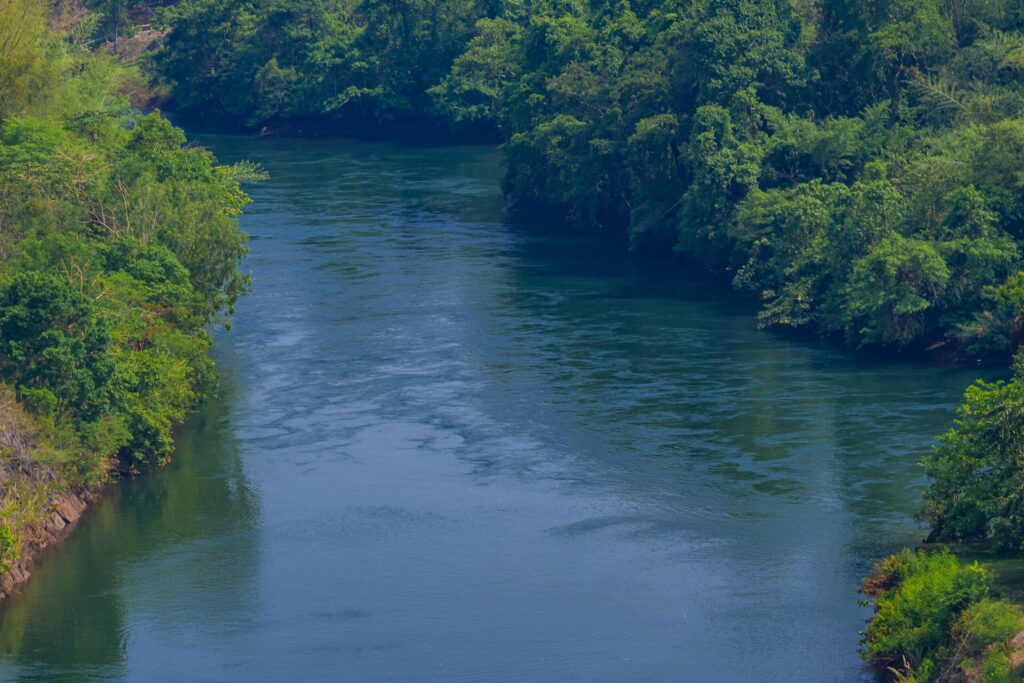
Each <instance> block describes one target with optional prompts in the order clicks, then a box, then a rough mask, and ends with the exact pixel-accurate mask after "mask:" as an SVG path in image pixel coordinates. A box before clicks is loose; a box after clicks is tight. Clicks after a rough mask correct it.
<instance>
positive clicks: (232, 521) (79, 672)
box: [0, 365, 259, 681]
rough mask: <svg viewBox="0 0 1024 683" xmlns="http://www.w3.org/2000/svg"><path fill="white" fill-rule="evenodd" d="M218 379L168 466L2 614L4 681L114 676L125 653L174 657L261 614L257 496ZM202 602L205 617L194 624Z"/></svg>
mask: <svg viewBox="0 0 1024 683" xmlns="http://www.w3.org/2000/svg"><path fill="white" fill-rule="evenodd" d="M224 373H225V374H226V375H227V377H226V381H225V382H224V386H223V388H222V390H221V392H220V393H219V395H218V396H217V397H216V398H215V399H213V400H211V401H209V402H208V403H207V404H206V405H204V406H203V407H202V409H201V410H200V411H199V413H198V414H197V415H195V416H193V418H192V419H191V420H190V421H189V424H188V425H187V426H186V428H185V429H184V430H183V431H182V435H181V436H180V438H179V439H178V440H177V451H176V455H175V460H174V463H173V464H172V465H171V466H170V467H168V468H166V469H165V470H162V471H160V472H157V473H154V474H151V475H149V476H146V477H144V478H141V479H137V480H134V481H128V482H123V483H122V484H120V485H119V486H117V487H115V488H114V489H113V490H112V491H111V492H110V493H109V494H108V496H107V498H106V499H105V500H104V502H103V503H102V504H101V505H99V506H97V508H96V509H95V510H94V511H92V512H90V513H89V514H88V515H87V517H86V518H85V519H84V520H83V522H82V524H81V525H80V527H79V528H78V529H77V530H76V531H75V533H74V534H73V535H72V536H71V537H70V538H69V539H68V540H67V541H66V542H65V543H64V544H63V545H62V546H61V547H60V548H59V549H57V551H56V552H55V554H54V555H53V556H52V557H50V558H49V559H48V560H47V561H46V562H45V563H44V564H43V566H42V567H41V568H40V569H39V570H38V571H37V572H36V574H35V576H34V577H33V579H32V581H31V582H30V583H29V584H28V586H27V587H26V589H25V593H24V595H22V596H20V597H17V598H14V599H12V600H11V601H10V602H9V603H8V604H6V605H4V607H3V609H2V610H0V679H8V678H16V679H18V680H26V681H30V680H39V681H53V680H81V679H82V678H94V679H105V678H119V677H120V676H122V675H125V674H129V673H131V672H132V670H133V663H134V662H135V659H136V658H135V657H134V656H133V657H131V658H129V651H132V652H133V654H138V653H146V654H142V655H141V656H142V657H145V656H151V655H158V654H159V653H161V652H162V653H164V654H169V653H171V652H173V651H174V649H175V646H176V644H177V645H187V642H186V643H183V642H182V639H183V638H185V639H187V638H192V637H196V636H198V635H199V634H201V633H203V632H207V631H213V632H219V633H220V634H223V632H224V631H229V630H230V629H231V628H232V627H234V626H236V625H237V622H238V620H239V619H240V618H241V619H244V618H246V617H245V616H244V615H250V618H251V616H252V615H255V614H258V605H259V600H258V594H257V590H258V587H257V585H256V582H255V581H254V577H255V574H254V572H255V569H256V567H257V566H258V556H259V536H258V534H257V533H256V530H257V525H258V521H259V499H258V497H257V496H256V495H255V494H254V493H253V491H252V490H251V488H250V486H249V484H248V483H247V481H246V478H245V474H244V471H243V466H242V461H241V459H240V457H239V451H238V448H237V444H236V443H235V437H234V429H233V426H232V420H231V414H232V405H231V401H232V398H233V397H234V396H235V395H236V392H235V391H234V388H233V386H232V385H233V382H234V380H235V378H234V377H231V372H230V365H228V367H227V368H225V371H224ZM197 568H200V570H201V571H198V572H197ZM197 577H198V580H197ZM198 605H202V611H203V613H204V614H206V615H207V618H205V619H204V621H203V623H192V620H191V615H192V614H193V610H195V611H198V609H197V606H198ZM153 664H157V662H151V663H150V665H151V666H152V665H153ZM171 670H173V666H171V667H169V668H166V669H164V671H165V672H167V671H171Z"/></svg>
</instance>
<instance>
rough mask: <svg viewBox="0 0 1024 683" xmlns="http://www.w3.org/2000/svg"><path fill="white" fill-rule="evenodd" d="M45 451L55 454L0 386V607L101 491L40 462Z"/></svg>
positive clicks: (19, 407) (26, 579)
mask: <svg viewBox="0 0 1024 683" xmlns="http://www.w3.org/2000/svg"><path fill="white" fill-rule="evenodd" d="M47 451H49V455H50V457H51V458H52V457H53V456H54V455H56V453H54V452H53V445H52V444H48V443H45V441H44V439H42V438H41V437H40V436H39V434H38V431H37V428H36V427H35V426H34V425H33V424H32V420H31V418H30V417H29V416H28V415H27V414H26V413H25V412H24V410H22V408H21V406H19V405H18V403H17V402H16V401H15V400H14V397H13V392H12V391H10V390H8V389H6V388H4V387H2V386H0V513H2V514H0V520H2V521H3V524H2V525H0V602H2V601H4V600H5V599H7V598H9V597H11V596H12V595H14V594H15V593H16V592H17V591H18V589H19V588H20V587H21V586H22V585H24V584H25V583H26V582H27V581H28V580H29V578H30V577H31V575H32V571H33V570H34V569H35V567H36V565H37V563H38V562H39V560H40V559H41V557H42V556H43V554H44V553H45V552H46V551H47V550H48V549H50V548H52V547H53V546H55V545H56V544H57V543H58V542H59V541H60V540H62V539H63V538H64V537H65V536H66V535H67V534H68V533H69V532H70V530H71V529H72V528H73V526H74V525H75V524H76V523H77V522H78V520H79V519H80V518H81V516H82V514H83V513H84V512H85V510H86V508H87V507H88V505H89V504H90V503H93V502H95V501H96V500H97V499H98V498H99V495H100V492H101V490H102V488H103V485H102V483H101V482H96V483H93V484H92V485H89V484H87V483H85V481H84V480H82V479H81V478H80V477H76V478H74V477H72V476H71V475H70V474H69V472H67V471H66V468H63V471H62V468H61V467H59V466H57V465H54V464H47V463H44V462H41V461H40V459H41V458H45V457H46V454H47ZM75 479H78V481H75Z"/></svg>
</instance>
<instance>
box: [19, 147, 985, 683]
mask: <svg viewBox="0 0 1024 683" xmlns="http://www.w3.org/2000/svg"><path fill="white" fill-rule="evenodd" d="M204 142H205V143H206V144H208V145H209V146H211V147H212V148H213V149H214V151H216V152H217V153H218V155H219V156H220V157H221V158H222V159H224V160H227V161H232V160H236V159H239V158H250V159H253V160H255V161H258V162H260V163H262V164H264V166H266V168H267V170H268V171H269V172H270V174H271V176H272V180H271V181H269V182H267V183H264V184H262V185H260V186H258V187H256V188H253V190H252V194H253V196H254V198H255V200H256V203H255V204H254V205H253V207H252V208H251V211H249V212H248V214H247V215H246V216H245V217H244V219H243V226H244V228H245V229H246V230H247V231H249V232H250V233H251V235H252V244H251V246H252V254H251V256H250V258H249V260H248V263H247V267H248V268H249V269H251V271H252V274H253V277H254V280H255V283H256V286H255V289H254V291H253V293H252V294H251V295H250V296H248V297H247V298H245V299H244V301H242V303H241V305H240V306H239V309H238V312H237V315H236V316H235V318H234V328H233V330H231V331H221V332H218V335H217V336H218V340H219V346H218V348H217V350H216V353H215V355H216V359H217V361H218V364H219V367H220V369H221V374H222V378H223V381H222V386H221V389H220V391H219V393H218V395H217V396H216V397H215V398H214V399H213V400H211V401H210V402H209V403H207V404H206V405H205V406H204V407H203V408H202V409H201V410H200V411H198V413H197V414H196V415H195V416H194V418H193V419H192V420H191V421H190V422H189V424H188V425H187V426H186V428H185V429H184V430H183V432H182V434H181V436H180V439H179V447H178V452H177V455H176V459H175V461H174V463H173V464H172V465H171V466H169V467H168V468H166V469H164V470H162V471H159V472H156V473H154V474H152V475H151V476H147V477H144V478H142V479H139V480H137V481H131V482H126V483H124V484H122V485H121V486H120V487H119V488H117V489H116V490H115V491H114V492H113V493H112V494H111V495H110V496H109V497H108V498H107V499H106V500H105V501H104V502H103V503H102V504H101V505H99V506H98V507H97V508H96V510H95V511H94V512H93V513H91V514H90V516H89V517H88V518H87V519H86V520H85V521H84V522H83V523H82V524H81V525H80V527H79V528H78V530H77V531H76V532H75V533H74V534H73V536H72V537H71V538H70V539H69V540H68V541H67V542H66V543H65V544H64V545H63V546H61V547H60V548H59V549H58V550H57V551H56V552H55V553H53V554H52V556H51V557H49V558H48V559H47V561H46V562H45V564H44V566H43V567H42V568H41V569H40V571H38V573H37V575H36V576H35V577H34V579H33V580H32V582H30V584H29V585H28V586H27V588H26V589H25V591H24V595H22V596H19V597H17V598H15V599H14V600H12V601H10V603H9V604H7V605H6V606H4V607H3V608H0V680H7V679H11V680H26V681H51V680H55V681H57V680H68V681H72V680H75V681H77V680H138V681H185V680H203V681H264V680H266V681H279V680H295V681H306V680H346V681H384V680H394V681H407V680H429V681H485V680H486V681H519V680H530V681H563V680H564V681H640V680H645V681H677V680H693V681H712V680H713V681H748V680H749V681H755V680H778V681H783V680H785V681H802V680H807V681H836V680H858V679H862V678H864V677H865V675H866V674H865V672H864V671H863V670H862V669H861V667H860V663H859V660H858V657H857V648H858V631H859V630H861V628H862V627H863V624H864V621H865V619H866V618H867V616H868V611H867V610H866V609H864V608H862V607H859V606H858V603H857V601H858V595H857V593H856V588H857V586H858V583H859V580H860V577H861V576H862V575H863V574H864V573H865V572H866V571H867V569H868V567H869V563H870V560H871V558H876V557H878V556H881V555H883V554H885V553H888V552H890V551H892V550H893V549H895V548H897V547H899V546H900V545H902V544H906V543H913V542H915V541H916V540H918V539H919V538H920V537H921V531H920V529H918V528H917V527H916V526H915V523H914V521H913V519H912V514H913V512H914V510H915V509H916V507H917V505H918V502H919V491H920V487H921V476H920V472H919V470H918V467H917V466H916V460H917V458H918V457H919V456H920V455H921V453H922V452H924V451H925V450H926V449H927V448H928V447H929V444H930V443H931V438H932V436H933V435H934V434H937V433H939V432H941V431H943V430H944V429H945V428H946V427H947V425H948V424H949V421H950V418H951V416H952V411H953V409H954V407H955V405H956V404H957V403H958V401H959V397H960V395H961V393H962V391H963V389H964V388H965V387H966V386H967V385H968V384H969V383H970V382H971V381H972V380H973V379H974V377H975V376H976V375H977V374H978V373H977V372H975V371H971V370H966V371H965V370H957V369H944V368H936V367H928V366H924V365H913V364H898V363H893V362H880V361H878V360H877V359H875V360H871V359H865V358H860V357H857V356H856V355H853V354H850V353H847V352H844V351H841V350H838V349H835V348H831V347H828V346H825V345H818V344H810V343H807V342H798V341H792V340H786V339H783V338H780V337H778V336H775V335H771V334H767V333H761V332H758V331H756V329H755V326H754V322H753V318H752V316H751V311H750V308H749V304H748V303H746V302H743V301H741V300H739V299H737V298H735V297H733V296H731V295H729V294H728V293H725V292H722V291H721V289H719V288H718V287H717V286H715V285H712V284H708V283H703V282H700V281H699V280H698V279H696V278H693V277H691V276H686V275H683V274H681V273H679V272H673V271H670V270H667V269H664V268H655V267H653V266H645V265H642V264H635V263H631V262H630V261H629V260H628V259H626V258H624V257H623V256H622V255H621V251H620V250H619V249H618V248H615V247H614V246H609V245H606V244H602V243H601V242H598V241H593V240H589V241H588V240H587V239H585V238H582V237H574V236H570V235H559V234H558V233H557V231H552V230H551V229H550V227H549V228H542V227H541V226H536V225H520V224H513V223H512V222H510V221H509V220H508V218H507V216H506V215H505V213H504V210H503V202H502V199H501V197H500V195H499V192H498V178H499V176H500V168H499V158H498V155H497V153H496V152H494V151H493V150H490V149H486V148H456V149H452V148H447V149H438V148H419V147H411V146H399V145H385V144H368V143H351V142H344V141H323V140H315V141H295V140H270V139H265V140H256V139H249V138H241V137H207V138H205V139H204Z"/></svg>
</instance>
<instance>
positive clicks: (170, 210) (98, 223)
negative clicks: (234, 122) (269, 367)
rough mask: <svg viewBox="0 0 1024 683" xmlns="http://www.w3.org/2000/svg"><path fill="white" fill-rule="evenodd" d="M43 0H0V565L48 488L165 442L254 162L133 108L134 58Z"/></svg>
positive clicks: (41, 532) (186, 391) (237, 277)
mask: <svg viewBox="0 0 1024 683" xmlns="http://www.w3.org/2000/svg"><path fill="white" fill-rule="evenodd" d="M61 11H62V7H61V6H55V7H51V8H47V6H46V5H45V4H44V3H40V2H37V1H36V0H0V122H2V123H0V577H2V575H3V574H4V573H5V572H6V571H7V570H9V569H12V567H14V564H15V563H16V562H17V561H18V560H19V558H20V557H21V555H22V552H23V551H26V550H29V551H30V550H32V547H33V545H38V544H39V543H41V542H45V538H44V537H45V535H46V533H47V532H46V531H45V529H44V528H43V527H44V525H45V524H46V523H48V521H49V519H50V515H52V514H54V513H53V511H52V506H53V505H54V500H55V497H57V496H59V495H61V494H62V493H64V492H73V491H82V490H88V489H89V488H91V487H93V486H95V485H97V484H101V483H103V482H104V481H105V480H107V478H108V477H109V474H110V472H111V471H113V470H122V471H130V470H135V469H140V468H143V467H145V466H147V465H149V464H153V463H159V462H162V461H163V460H165V459H166V458H167V457H168V456H169V455H170V452H171V449H172V439H171V436H172V434H171V431H172V428H173V427H175V426H176V425H178V424H180V423H181V421H182V420H183V419H184V417H185V415H186V413H187V412H188V411H189V410H190V409H191V408H192V407H193V406H194V405H195V404H196V402H197V401H198V400H199V399H200V398H201V397H202V395H203V393H204V392H205V391H207V390H208V389H209V388H210V387H212V386H213V383H214V381H215V374H214V368H213V367H212V363H211V361H210V359H209V358H208V356H207V353H206V352H207V350H208V349H209V347H210V343H211V338H210V333H209V330H208V325H209V324H210V323H211V322H213V321H215V320H216V319H218V317H219V316H220V315H221V314H222V312H224V311H229V310H230V309H231V307H232V306H233V305H234V303H235V301H236V299H237V298H238V296H239V295H240V294H241V293H243V292H244V291H245V289H246V287H247V286H248V282H247V278H246V277H245V276H244V275H243V274H242V273H241V272H240V270H239V260H240V259H241V257H242V256H243V255H244V253H245V250H246V247H245V242H246V237H245V235H244V234H243V233H242V232H240V231H239V230H238V226H237V220H236V217H237V216H238V214H239V213H240V211H241V209H242V207H243V206H244V205H245V204H246V203H247V201H248V198H247V197H246V195H245V194H244V193H243V191H242V190H241V188H240V186H239V183H240V182H241V181H244V180H248V179H253V178H254V177H256V176H258V175H259V173H260V172H259V171H258V170H257V169H255V168H254V167H250V166H247V165H242V166H238V167H225V166H218V165H217V164H216V163H215V161H214V159H213V157H212V156H211V155H210V153H209V152H207V151H205V150H203V149H201V148H197V147H190V146H188V145H187V144H186V139H185V135H184V134H183V133H182V132H181V131H180V130H178V129H177V128H175V127H174V126H172V125H171V124H170V123H169V122H168V121H167V120H166V119H164V118H162V117H161V116H160V115H159V114H148V115H142V114H140V113H139V112H138V111H137V110H136V109H133V108H132V107H131V105H130V103H129V98H128V93H129V92H131V91H132V90H133V89H134V88H135V87H136V86H135V84H137V83H138V82H139V81H140V78H139V74H138V73H136V72H134V71H133V70H132V69H130V68H127V67H124V66H121V65H119V64H118V63H117V62H116V61H115V60H114V59H113V58H112V57H110V56H104V55H102V54H97V53H92V52H90V51H88V50H86V49H85V48H84V47H82V45H80V44H78V43H76V38H81V36H76V35H73V34H71V33H67V32H61V31H59V30H57V29H50V28H48V25H55V24H58V23H59V20H60V19H61V16H60V12H61ZM48 12H50V14H48ZM81 42H83V43H84V42H85V41H84V40H82V41H81ZM0 588H3V587H2V586H0ZM8 588H9V586H8ZM6 592H7V590H6V589H3V590H0V594H3V593H6Z"/></svg>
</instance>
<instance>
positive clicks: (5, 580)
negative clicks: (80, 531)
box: [0, 486, 105, 609]
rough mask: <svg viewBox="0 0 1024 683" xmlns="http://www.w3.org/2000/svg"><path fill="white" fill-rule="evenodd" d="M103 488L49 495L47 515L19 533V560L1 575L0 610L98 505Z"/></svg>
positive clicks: (18, 592)
mask: <svg viewBox="0 0 1024 683" xmlns="http://www.w3.org/2000/svg"><path fill="white" fill-rule="evenodd" d="M103 488H105V487H104V486H100V487H98V488H96V489H81V490H77V491H65V492H63V493H60V494H57V495H54V496H51V497H50V499H49V500H48V501H47V504H46V508H47V509H48V510H49V514H46V515H44V516H43V517H42V520H41V521H37V522H36V523H35V524H30V525H28V526H29V528H27V529H23V530H19V535H20V536H22V537H23V540H22V541H21V544H20V545H21V549H20V553H19V557H18V559H17V560H15V561H14V562H13V564H12V565H11V566H10V567H9V568H8V569H7V570H6V571H5V572H4V573H2V574H0V609H3V605H4V603H5V602H6V601H7V600H8V599H10V598H11V597H13V596H15V595H18V594H20V592H21V591H20V589H21V588H22V587H23V586H24V585H25V584H26V583H28V581H29V580H30V579H31V578H32V573H33V572H34V571H35V570H36V569H37V568H38V567H39V565H40V564H41V562H42V559H43V556H44V555H45V554H46V553H47V551H49V550H52V549H54V548H55V547H56V546H58V545H60V544H61V542H63V541H64V539H66V538H67V537H68V536H69V535H70V534H71V532H72V531H73V530H74V528H75V527H76V526H77V523H78V522H79V520H81V518H82V516H83V515H84V514H85V513H86V512H87V511H88V510H90V509H91V508H92V506H93V505H95V504H96V503H97V502H99V500H100V499H101V498H102V490H103Z"/></svg>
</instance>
